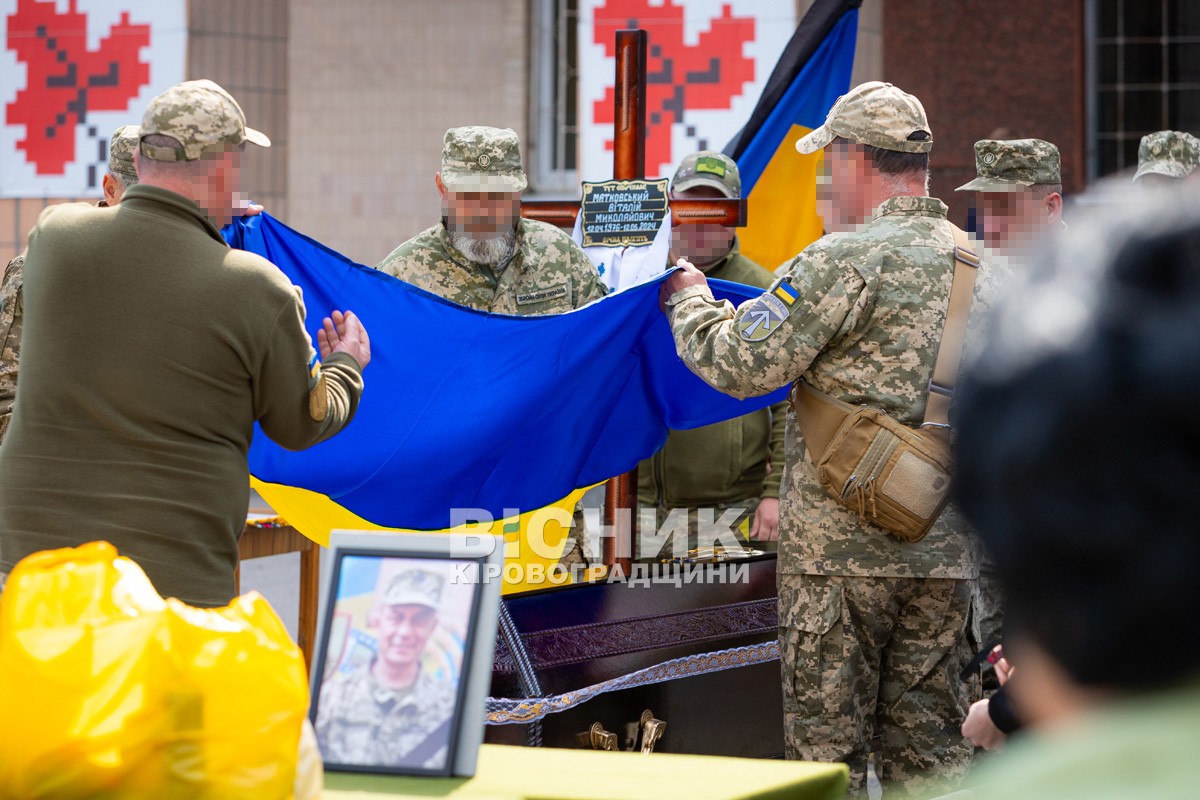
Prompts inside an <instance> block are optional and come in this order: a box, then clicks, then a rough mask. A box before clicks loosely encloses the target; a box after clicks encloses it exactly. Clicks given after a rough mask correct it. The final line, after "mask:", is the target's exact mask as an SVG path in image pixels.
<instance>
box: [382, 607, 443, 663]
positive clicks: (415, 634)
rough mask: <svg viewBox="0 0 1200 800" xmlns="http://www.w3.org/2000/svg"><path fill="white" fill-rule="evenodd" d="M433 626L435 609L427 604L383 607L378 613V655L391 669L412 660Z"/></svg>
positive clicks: (417, 655) (415, 658)
mask: <svg viewBox="0 0 1200 800" xmlns="http://www.w3.org/2000/svg"><path fill="white" fill-rule="evenodd" d="M435 627H437V612H436V611H434V610H433V609H432V608H429V607H428V606H422V605H417V604H413V603H409V604H405V605H396V606H384V607H383V609H382V611H381V612H380V614H379V657H380V658H381V659H382V660H383V661H384V662H385V663H386V664H387V665H388V666H389V667H393V668H398V667H407V666H409V665H410V664H413V663H415V662H416V661H417V659H419V658H420V657H421V653H423V652H424V651H425V642H427V641H428V640H429V636H430V634H432V633H433V629H434V628H435Z"/></svg>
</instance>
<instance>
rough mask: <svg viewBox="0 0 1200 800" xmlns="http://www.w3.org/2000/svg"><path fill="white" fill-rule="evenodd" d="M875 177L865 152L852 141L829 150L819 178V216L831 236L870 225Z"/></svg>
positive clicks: (829, 147)
mask: <svg viewBox="0 0 1200 800" xmlns="http://www.w3.org/2000/svg"><path fill="white" fill-rule="evenodd" d="M873 181H874V175H873V173H872V172H871V170H870V168H869V166H868V164H867V158H866V156H865V155H864V154H863V152H862V151H861V150H859V149H858V148H857V147H855V146H854V145H853V144H851V143H849V142H833V143H832V144H830V145H829V146H828V147H826V148H825V152H824V158H823V159H822V166H821V172H820V173H819V174H818V175H817V213H818V214H820V215H821V219H822V220H823V221H824V223H825V231H826V232H827V233H839V232H844V231H849V230H852V229H853V228H854V227H855V226H857V225H861V224H862V223H864V222H866V221H867V219H868V218H869V217H870V216H871V212H872V211H873V210H874V207H875V203H874V202H873V198H874V196H875V193H874V191H873V189H872V182H873Z"/></svg>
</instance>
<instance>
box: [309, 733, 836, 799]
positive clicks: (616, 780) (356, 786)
mask: <svg viewBox="0 0 1200 800" xmlns="http://www.w3.org/2000/svg"><path fill="white" fill-rule="evenodd" d="M848 775H849V773H848V771H847V769H846V767H845V766H844V765H841V764H809V763H803V762H798V761H762V760H756V759H748V758H718V757H715V756H680V755H671V754H668V753H655V754H652V755H648V756H645V755H642V754H641V753H623V752H620V753H611V752H600V751H596V750H558V749H554V748H534V747H507V746H504V745H492V744H485V745H483V749H482V750H481V751H480V753H479V768H478V770H477V771H476V774H475V777H474V778H471V779H462V778H409V777H391V776H384V775H355V774H350V773H327V774H326V775H325V793H324V795H323V797H324V798H326V800H370V798H372V797H450V798H458V799H460V800H478V799H481V798H539V800H559V799H561V800H610V798H611V800H642V798H645V800H660V798H664V797H672V798H674V797H678V798H686V800H718V798H720V800H728V799H730V798H779V799H780V800H782V799H783V798H789V799H790V800H835V798H836V799H840V798H843V797H845V795H846V786H847V782H848Z"/></svg>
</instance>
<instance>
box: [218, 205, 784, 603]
mask: <svg viewBox="0 0 1200 800" xmlns="http://www.w3.org/2000/svg"><path fill="white" fill-rule="evenodd" d="M225 236H226V239H227V240H228V241H229V242H230V244H231V245H233V246H234V247H239V248H242V249H244V250H249V251H251V252H255V253H258V254H259V255H262V256H264V257H266V258H267V259H268V260H270V261H271V262H273V263H274V264H276V265H277V266H278V267H279V268H280V269H281V270H282V271H283V272H284V274H285V275H287V277H288V278H289V280H291V281H292V283H294V284H295V285H297V286H299V287H300V288H301V289H302V290H303V292H304V303H305V307H306V308H307V310H308V319H307V325H308V328H309V334H310V335H311V336H313V338H314V341H315V338H316V331H317V327H318V325H319V324H320V321H321V318H322V317H324V316H326V315H327V314H329V312H330V311H332V310H333V309H335V308H336V309H343V310H344V309H349V310H352V311H354V312H355V314H357V315H358V316H359V318H360V319H361V320H362V322H363V325H364V326H365V327H366V328H367V331H368V333H369V334H370V337H371V363H370V365H369V366H368V367H367V368H366V370H365V372H364V381H365V389H364V392H363V397H362V402H361V403H360V405H359V407H358V412H357V414H356V416H355V418H354V420H353V422H351V424H350V425H349V426H347V428H346V429H345V430H343V431H342V432H340V433H339V434H337V435H336V436H334V437H333V438H331V439H330V440H328V441H326V442H322V443H321V444H319V445H317V446H315V447H311V448H309V449H307V450H303V451H300V452H292V451H288V450H285V449H284V448H282V447H280V446H279V445H277V444H275V443H274V442H272V441H271V440H270V439H268V438H267V437H266V436H265V435H263V433H262V432H261V431H259V430H256V431H255V435H254V439H253V442H252V443H251V447H250V472H251V475H252V476H253V479H254V485H255V487H256V488H257V489H258V491H259V492H260V493H261V494H262V496H263V498H264V499H265V500H266V501H267V502H268V503H270V504H271V506H272V507H273V508H274V509H275V511H277V512H278V513H279V514H280V515H281V516H283V517H284V518H285V519H286V520H287V521H288V522H289V523H290V524H292V525H293V526H294V527H296V528H297V529H298V530H299V531H301V532H302V533H304V534H305V535H306V536H308V537H310V538H312V539H314V540H315V541H317V542H319V543H321V544H327V543H328V541H329V533H330V531H331V530H335V529H342V528H349V529H389V530H390V529H394V530H418V531H431V532H438V531H440V532H446V531H449V530H464V529H466V530H474V531H477V532H481V531H484V530H486V531H488V532H492V533H495V534H501V533H502V534H504V536H505V538H506V541H507V542H508V545H509V549H508V555H509V557H510V561H512V562H516V563H519V564H521V565H522V566H524V567H528V566H529V565H531V564H540V565H541V566H542V567H546V566H548V565H550V564H553V563H555V562H556V561H557V559H558V557H559V555H560V554H561V552H562V547H563V540H564V538H565V532H566V531H565V530H564V527H563V526H561V525H559V524H558V523H557V522H551V523H549V524H547V525H545V526H543V525H542V524H541V523H542V522H543V521H544V520H545V519H547V518H549V517H551V516H553V509H556V508H557V509H558V519H560V520H563V521H565V522H566V523H567V524H569V523H570V518H571V510H572V509H573V508H574V506H575V503H576V502H577V501H578V499H579V497H580V496H581V495H582V494H583V492H584V491H586V490H587V489H588V488H589V487H591V486H593V485H595V484H597V483H600V482H602V481H604V480H606V479H608V478H609V477H611V476H613V475H620V474H622V473H625V472H628V471H629V470H630V469H632V468H633V467H634V466H636V465H637V463H638V462H639V461H641V460H642V459H644V458H647V457H649V456H650V455H651V454H653V453H655V452H656V451H657V450H658V449H659V448H661V447H662V445H663V443H664V442H665V441H666V437H667V431H668V429H683V428H696V427H700V426H702V425H708V424H711V423H713V422H718V421H721V420H725V419H731V418H733V417H739V416H742V415H743V414H747V413H749V412H751V411H755V410H757V409H759V408H762V407H764V406H766V405H769V404H771V403H776V402H779V401H780V400H782V399H783V398H784V395H785V392H784V391H783V390H782V389H781V390H779V391H776V392H774V393H773V394H771V395H769V396H765V397H761V398H755V399H753V400H746V401H740V400H735V399H733V398H731V397H728V396H726V395H724V394H722V393H720V392H718V391H717V390H715V389H713V388H711V387H709V386H708V385H707V384H705V383H704V382H703V381H702V380H700V379H699V378H697V377H696V376H695V375H693V374H692V373H691V372H690V371H689V370H688V369H687V367H685V366H684V364H683V362H682V361H680V360H679V357H678V356H677V355H676V353H675V343H674V340H673V339H672V336H671V331H670V327H669V326H668V325H667V321H666V317H665V316H663V314H662V312H661V311H659V308H658V287H659V283H660V282H661V279H659V280H658V281H654V282H651V283H647V284H643V285H641V286H636V287H633V288H632V289H629V290H627V291H625V292H621V293H620V294H615V295H611V296H609V297H606V298H604V299H602V300H599V301H597V302H594V303H591V304H589V305H587V306H585V307H583V308H580V309H576V310H575V311H571V312H569V313H566V314H557V315H552V316H544V317H510V316H503V315H495V314H486V313H483V312H480V311H475V310H473V309H469V308H464V307H462V306H457V305H454V304H453V303H450V302H447V301H446V300H443V299H442V298H440V297H437V296H435V295H433V294H430V293H428V292H425V291H423V290H421V289H418V288H416V287H414V286H410V285H409V284H407V283H404V282H402V281H399V280H397V279H396V278H393V277H392V276H390V275H386V274H384V273H382V272H379V271H377V270H374V269H371V268H369V267H364V266H360V265H358V264H354V263H353V262H351V261H349V260H348V259H346V258H345V257H344V256H341V255H339V254H338V253H335V252H333V251H332V250H330V249H328V248H326V247H325V246H323V245H321V244H319V243H318V242H315V241H313V240H311V239H309V238H307V237H305V236H303V235H301V234H299V233H297V232H295V231H293V230H291V229H290V228H288V227H287V226H285V225H283V224H282V223H280V222H278V221H277V220H275V219H273V218H272V217H271V216H270V215H268V214H261V215H259V216H256V217H249V218H245V219H241V220H239V221H237V222H235V223H234V224H233V225H231V226H230V227H228V228H226V230H225ZM713 284H714V291H715V293H716V294H717V296H718V297H723V298H725V299H729V300H730V301H731V302H733V303H734V304H738V303H741V302H742V301H744V300H746V299H749V298H751V297H755V296H759V295H761V290H759V289H754V288H750V287H746V286H741V285H739V284H732V283H725V282H723V281H713ZM456 510H458V511H457V512H456ZM479 519H485V520H486V519H491V520H494V522H493V523H491V524H485V525H474V524H460V523H464V521H465V520H479ZM543 527H544V530H543ZM535 528H536V530H535ZM509 572H510V571H508V570H506V578H507V577H509ZM511 573H512V575H514V576H517V577H520V578H521V579H520V580H514V581H512V585H511V586H510V587H509V588H510V589H511V588H526V587H528V586H529V585H530V584H529V581H528V580H526V578H527V577H528V574H529V571H528V570H521V571H516V570H513V571H511Z"/></svg>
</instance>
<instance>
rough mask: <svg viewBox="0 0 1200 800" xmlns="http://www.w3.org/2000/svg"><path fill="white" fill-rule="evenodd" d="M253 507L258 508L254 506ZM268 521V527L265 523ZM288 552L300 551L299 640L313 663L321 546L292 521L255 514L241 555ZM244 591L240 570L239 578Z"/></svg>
mask: <svg viewBox="0 0 1200 800" xmlns="http://www.w3.org/2000/svg"><path fill="white" fill-rule="evenodd" d="M251 511H254V509H253V508H252V509H251ZM264 525H266V527H263V526H264ZM285 553H299V554H300V619H299V621H298V625H297V631H296V632H297V637H296V639H297V641H296V644H298V645H299V646H300V650H301V652H303V653H304V664H305V666H307V667H308V668H309V669H311V668H312V663H313V652H312V650H313V647H315V646H316V637H317V607H318V602H319V595H320V591H321V547H320V545H318V544H317V543H316V542H314V541H313V540H312V539H309V538H308V537H307V536H305V535H304V534H302V533H300V532H299V531H298V530H296V529H295V528H293V527H292V526H291V525H288V524H287V523H285V522H283V521H282V520H279V519H278V518H270V517H267V516H266V515H263V514H253V513H252V514H251V515H250V519H248V520H247V521H246V529H245V530H244V531H243V532H242V538H241V539H240V540H239V541H238V558H239V559H240V560H242V561H245V560H246V559H248V558H263V557H264V556H277V555H283V554H285ZM236 580H237V582H238V587H237V591H238V593H239V594H240V593H241V581H240V572H239V575H238V577H237V578H236Z"/></svg>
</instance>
